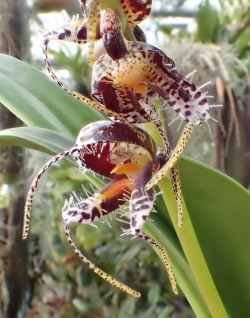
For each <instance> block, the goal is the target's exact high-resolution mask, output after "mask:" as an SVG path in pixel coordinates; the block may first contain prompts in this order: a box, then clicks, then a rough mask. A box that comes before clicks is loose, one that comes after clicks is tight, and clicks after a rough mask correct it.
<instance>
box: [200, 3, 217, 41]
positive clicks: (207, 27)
mask: <svg viewBox="0 0 250 318" xmlns="http://www.w3.org/2000/svg"><path fill="white" fill-rule="evenodd" d="M196 21H197V38H198V40H199V41H201V42H213V43H214V42H216V36H217V33H218V29H219V15H218V12H217V11H216V10H215V9H214V7H213V6H212V5H211V4H210V2H209V0H205V1H203V2H202V3H201V4H200V6H199V11H198V13H197V15H196Z"/></svg>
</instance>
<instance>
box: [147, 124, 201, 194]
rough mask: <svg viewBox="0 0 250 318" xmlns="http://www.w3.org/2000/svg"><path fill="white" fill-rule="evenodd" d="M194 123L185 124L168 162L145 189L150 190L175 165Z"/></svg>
mask: <svg viewBox="0 0 250 318" xmlns="http://www.w3.org/2000/svg"><path fill="white" fill-rule="evenodd" d="M194 125H195V122H194V121H192V122H189V123H187V124H186V126H185V128H184V129H183V132H182V134H181V136H180V139H179V141H178V143H177V145H176V147H175V148H174V150H173V152H172V154H171V156H170V158H169V160H168V162H167V163H166V164H165V165H164V166H163V167H162V168H161V169H160V170H159V171H158V172H157V173H156V174H155V175H154V176H153V178H152V179H151V180H150V181H149V182H148V183H147V184H146V187H145V189H146V190H149V189H151V188H152V187H153V186H154V185H155V184H157V182H158V181H159V180H161V179H162V178H163V177H165V176H166V175H167V173H168V171H169V170H170V169H171V168H173V166H174V165H175V164H176V162H177V160H178V159H179V157H180V155H181V154H182V152H183V150H184V149H185V147H186V145H187V143H188V140H189V138H190V136H191V134H192V132H193V129H194Z"/></svg>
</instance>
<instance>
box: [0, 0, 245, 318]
mask: <svg viewBox="0 0 250 318" xmlns="http://www.w3.org/2000/svg"><path fill="white" fill-rule="evenodd" d="M153 2H154V6H153V11H152V15H151V17H150V18H149V19H148V20H147V21H146V22H145V23H144V24H143V26H142V28H143V29H144V30H145V32H146V35H147V37H148V42H149V43H152V41H151V39H154V43H152V44H155V45H157V46H161V47H162V48H163V50H164V51H165V52H166V53H167V54H168V55H169V56H170V57H172V58H173V59H174V61H175V62H176V64H177V66H178V67H179V68H180V70H181V72H182V73H184V74H185V73H186V74H188V73H189V72H191V71H193V70H194V69H197V73H196V74H195V75H194V78H193V80H194V82H196V83H198V84H199V83H200V84H203V83H205V82H207V81H209V80H211V81H212V84H211V85H210V86H208V90H209V93H208V95H212V96H214V99H213V103H214V104H223V105H224V107H223V108H222V109H220V110H216V111H214V114H213V117H214V118H215V119H216V120H217V121H218V122H215V123H212V124H210V125H211V127H210V129H211V134H210V135H209V134H208V128H207V127H202V129H199V131H198V130H197V131H196V134H195V137H194V138H192V141H191V144H190V146H189V147H188V149H187V151H186V154H187V155H189V156H191V157H194V158H196V159H198V160H200V161H203V162H205V163H208V164H210V165H212V166H215V167H216V168H218V169H220V170H221V171H223V172H226V173H227V174H228V175H230V176H232V177H233V178H234V179H236V180H237V181H238V182H240V183H241V184H242V185H243V186H244V187H246V188H249V186H250V125H249V122H250V107H249V67H250V58H249V56H250V55H249V49H250V43H249V38H250V34H249V33H250V28H249V24H250V5H249V3H248V2H247V1H240V0H236V1H230V0H227V1H223V0H221V1H218V2H215V1H213V2H212V1H208V0H205V1H202V2H201V3H200V4H198V3H197V4H196V5H190V4H189V3H190V1H185V0H182V1H181V0H179V1H178V0H175V1H174V0H172V1H170V0H168V1H157V0H155V1H153ZM214 3H215V4H214ZM30 4H32V5H33V6H30ZM24 8H25V10H26V17H28V18H27V19H28V20H27V21H28V22H29V24H28V25H30V26H31V31H30V34H26V35H25V37H26V41H24V42H23V43H27V37H28V38H29V41H30V42H32V41H33V42H32V43H33V44H32V45H33V47H32V50H30V51H29V48H30V46H28V47H25V48H24V47H23V48H22V49H20V50H25V51H26V52H25V54H24V55H22V56H20V57H19V58H21V59H25V60H28V61H29V62H31V63H33V64H34V65H36V66H39V67H40V68H41V69H43V63H42V60H41V56H40V53H41V52H40V53H39V52H38V51H39V43H38V42H39V40H38V35H37V34H36V33H33V31H32V30H33V27H32V24H33V23H34V21H36V22H37V23H38V24H39V17H40V16H41V12H43V13H45V12H51V11H54V10H62V9H65V10H67V11H68V12H69V14H70V15H72V14H73V13H76V12H79V9H78V1H73V0H72V1H70V0H67V1H66V0H64V1H55V0H49V1H44V0H43V1H42V0H34V1H33V3H30V2H29V3H28V4H27V5H25V7H22V9H24ZM2 14H3V13H2ZM155 41H157V42H155ZM2 51H3V50H2ZM40 51H41V50H40ZM5 53H6V52H5ZM7 53H9V54H12V52H7ZM84 56H85V52H84V50H82V49H80V48H79V46H78V47H77V48H76V47H74V46H72V45H65V44H64V43H63V44H59V45H57V46H56V47H55V48H54V47H52V48H51V49H50V57H51V60H52V63H53V67H54V68H56V69H57V73H58V74H59V75H60V76H61V78H62V80H63V81H64V82H66V83H68V84H69V85H70V86H71V87H73V88H75V89H77V90H78V91H80V92H81V93H83V94H84V95H89V89H90V69H89V67H88V66H87V63H86V59H85V57H84ZM168 116H169V113H168V112H167V111H166V112H165V117H166V119H167V120H168V121H171V119H172V118H170V119H169V118H168ZM1 128H5V127H1ZM176 131H177V126H176V124H173V125H171V126H170V127H169V137H170V140H173V141H172V142H173V143H174V141H175V140H177V138H178V131H177V132H176ZM193 144H195V147H194V146H193ZM197 145H198V146H197ZM1 155H2V156H4V154H3V153H2V154H1ZM24 156H25V157H24V160H25V169H26V170H25V172H22V175H24V176H25V178H26V179H25V183H26V184H29V183H30V182H29V181H30V180H31V174H32V173H34V172H35V171H37V170H38V169H39V168H40V166H41V165H42V164H43V163H44V162H45V161H46V159H47V157H46V156H44V155H41V154H40V153H39V154H38V153H37V154H34V152H33V151H32V152H29V151H26V153H25V155H24ZM27 162H28V164H27ZM235 162H237V165H235V164H234V163H235ZM27 167H32V171H28V170H27ZM61 167H62V165H61V166H60V167H57V168H55V169H53V170H51V171H50V173H48V174H47V177H45V178H44V180H43V182H42V186H41V187H40V189H39V191H38V193H37V198H36V205H34V208H33V210H34V213H33V216H34V218H33V220H32V226H31V230H32V235H31V236H30V239H29V244H28V254H29V257H28V261H27V262H28V276H27V277H28V278H27V280H28V286H29V287H28V289H27V288H26V290H25V291H24V292H22V293H21V294H20V296H19V297H21V301H20V302H19V303H18V304H16V305H15V306H17V310H16V313H15V314H10V313H8V309H6V308H9V307H10V297H9V296H8V286H7V285H6V281H5V279H4V273H5V267H4V262H6V256H2V255H1V257H2V260H3V261H2V266H1V273H2V275H1V285H2V286H1V290H2V292H1V310H2V313H5V314H6V312H7V314H6V316H7V317H10V318H12V317H17V315H18V312H19V316H18V317H26V316H27V317H42V318H46V317H86V318H88V317H91V318H95V317H98V318H99V317H105V318H106V317H107V318H110V317H118V318H125V317H131V318H133V317H138V318H140V317H144V318H147V317H148V318H151V317H157V318H168V317H171V318H178V317H180V318H186V317H190V318H191V317H195V315H194V313H193V312H192V310H191V308H190V307H189V305H188V303H187V301H186V300H185V297H184V296H183V295H178V296H173V294H172V292H171V287H170V286H169V282H168V278H167V275H166V274H165V269H164V268H163V265H162V263H161V261H160V260H159V258H158V257H157V255H156V254H155V252H154V251H153V250H152V249H151V248H150V247H149V246H147V245H146V244H144V243H143V242H140V241H139V240H136V241H133V240H129V239H127V238H126V239H125V238H124V237H120V234H121V229H120V227H121V223H119V222H114V221H113V220H109V219H107V220H106V222H99V223H98V228H97V229H96V228H89V227H85V226H81V227H75V240H76V244H77V245H81V246H82V248H84V251H85V254H86V256H87V257H89V258H90V259H91V260H92V261H93V262H94V263H95V264H97V265H98V266H99V267H100V268H102V269H104V270H106V271H108V272H109V274H111V275H113V276H115V277H119V279H121V281H123V282H127V283H128V285H131V284H130V282H132V285H133V287H134V288H135V289H136V290H138V291H140V292H141V293H142V295H143V296H144V297H142V298H141V300H139V301H136V300H134V299H132V298H131V297H126V296H124V295H121V293H119V292H118V291H116V290H115V289H114V288H111V287H110V286H109V285H108V284H107V283H105V282H104V281H102V280H100V279H99V278H98V277H97V276H96V275H95V274H93V273H92V272H90V271H89V269H88V268H86V266H84V265H83V264H82V263H81V262H80V261H79V260H78V259H77V258H76V256H75V254H74V253H73V251H72V250H71V249H70V248H69V246H68V243H67V242H66V240H65V237H64V231H63V224H62V222H61V214H60V211H61V208H62V207H61V202H62V201H63V200H64V198H65V199H66V198H67V197H68V195H69V193H70V192H71V191H72V189H78V190H76V191H79V193H81V195H82V188H81V187H82V185H84V187H88V186H89V184H88V183H87V182H86V179H84V177H82V176H81V175H80V174H78V173H77V171H76V170H75V169H73V168H71V167H69V166H68V165H67V164H64V166H63V168H64V169H61ZM23 169H24V167H23ZM1 173H3V172H2V171H1ZM10 183H11V184H12V181H10ZM89 190H90V191H91V189H89ZM62 198H63V200H62ZM0 199H1V200H0V203H1V209H3V208H5V209H7V208H6V207H8V204H9V202H8V200H7V194H5V193H3V192H1V198H0ZM1 222H2V224H1V227H3V228H6V226H9V225H8V224H6V219H4V218H3V219H1ZM110 223H112V226H110ZM122 226H123V224H122ZM124 227H126V224H125V223H124ZM2 232H3V231H2ZM6 233H7V232H6V231H4V232H3V233H2V236H1V241H2V249H3V247H4V246H5V245H7V244H9V241H8V237H7V238H6V235H8V234H6ZM44 233H45V235H44ZM83 238H84V239H83ZM12 244H15V243H14V242H12ZM7 257H8V254H7ZM162 273H163V274H162Z"/></svg>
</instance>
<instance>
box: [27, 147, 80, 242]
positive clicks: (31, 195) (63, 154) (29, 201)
mask: <svg viewBox="0 0 250 318" xmlns="http://www.w3.org/2000/svg"><path fill="white" fill-rule="evenodd" d="M78 151H79V149H78V148H72V149H70V150H66V151H63V152H61V153H60V154H58V155H56V156H55V157H53V158H52V159H51V160H49V161H48V162H47V163H46V164H45V165H44V166H43V167H42V168H41V169H40V170H39V171H38V173H37V175H36V177H35V178H34V180H33V182H32V184H31V186H30V189H29V192H28V195H27V199H26V203H25V209H24V224H23V234H22V238H23V240H25V239H26V238H27V236H28V232H29V227H30V215H31V209H32V203H33V199H34V194H35V192H36V189H37V186H38V183H39V181H40V179H41V177H42V175H43V174H44V173H45V171H47V170H48V168H49V167H50V166H52V165H53V164H54V163H55V162H57V161H58V160H60V159H63V158H66V157H67V156H71V155H72V154H74V153H75V152H78Z"/></svg>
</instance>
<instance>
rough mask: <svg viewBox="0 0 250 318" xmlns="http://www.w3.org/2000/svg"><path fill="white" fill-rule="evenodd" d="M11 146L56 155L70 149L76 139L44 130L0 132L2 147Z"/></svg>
mask: <svg viewBox="0 0 250 318" xmlns="http://www.w3.org/2000/svg"><path fill="white" fill-rule="evenodd" d="M10 145H13V146H20V147H25V148H31V149H34V150H39V151H42V152H45V153H48V154H54V153H59V152H61V151H63V150H66V149H70V148H71V147H72V146H73V145H74V139H73V138H69V137H66V136H63V135H62V134H60V133H58V132H56V131H53V130H49V129H44V128H30V127H19V128H11V129H6V130H2V131H0V147H4V146H10Z"/></svg>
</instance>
